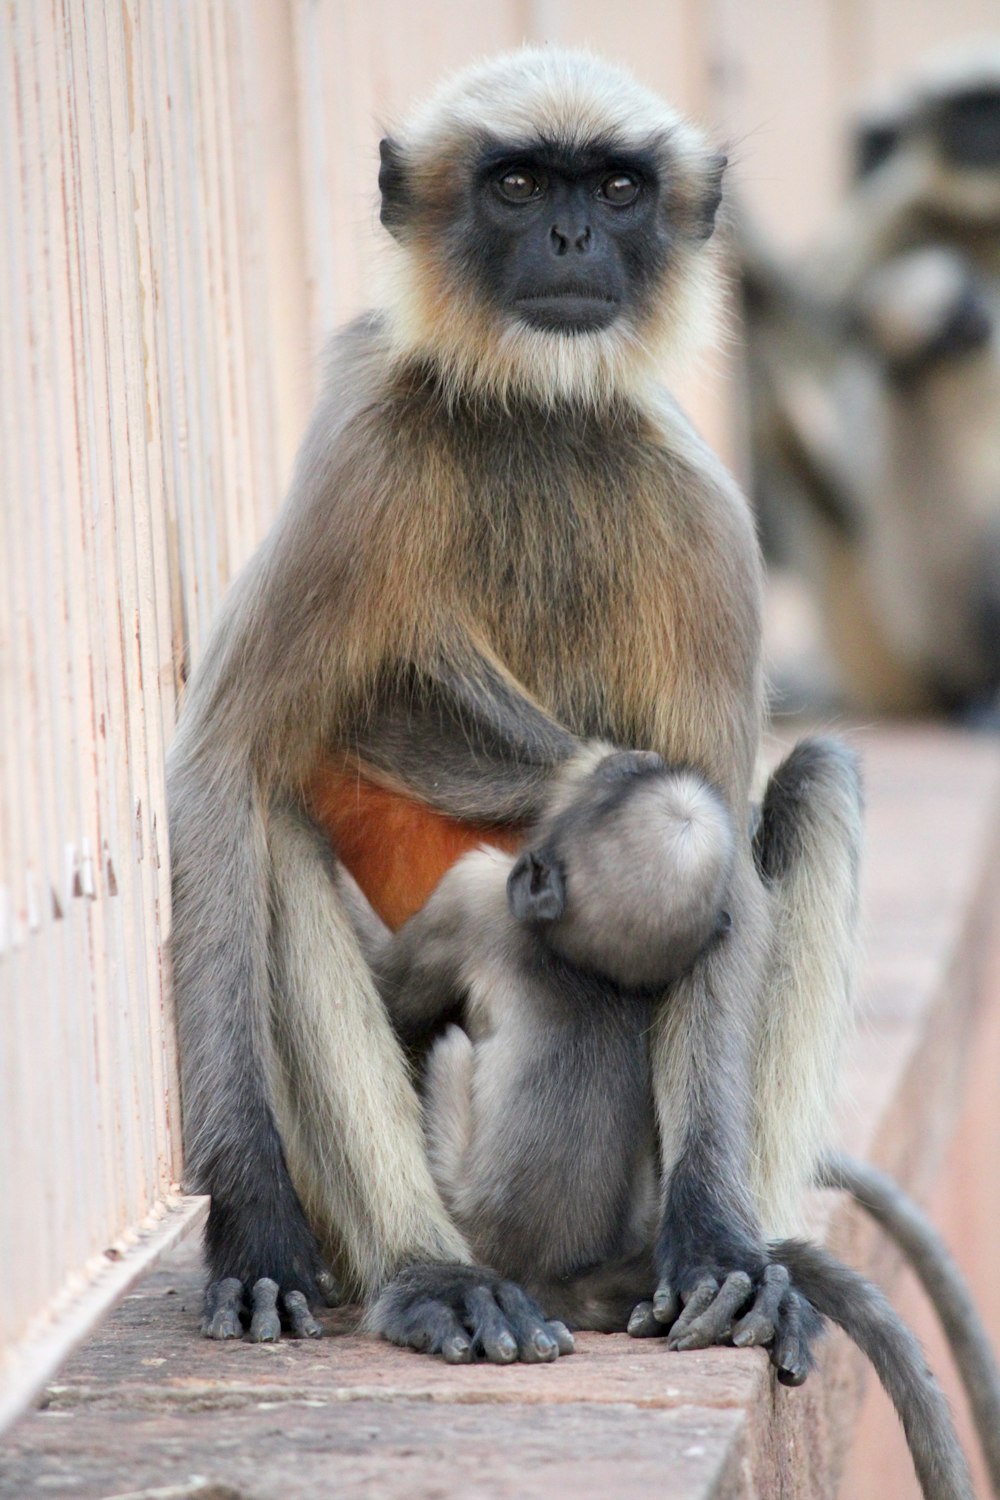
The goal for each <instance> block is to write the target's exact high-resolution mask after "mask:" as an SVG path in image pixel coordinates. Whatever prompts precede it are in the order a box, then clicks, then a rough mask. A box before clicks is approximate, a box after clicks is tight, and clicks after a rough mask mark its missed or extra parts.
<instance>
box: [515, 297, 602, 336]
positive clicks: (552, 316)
mask: <svg viewBox="0 0 1000 1500" xmlns="http://www.w3.org/2000/svg"><path fill="white" fill-rule="evenodd" d="M516 306H517V311H518V313H519V314H520V316H521V317H522V318H523V319H524V321H525V322H526V323H530V324H531V326H532V328H545V329H548V330H549V331H550V332H557V333H594V332H596V331H597V330H598V329H601V328H607V327H608V326H609V324H611V323H613V322H614V320H615V318H616V317H617V316H618V301H617V298H615V297H605V296H600V295H598V294H597V293H596V292H552V293H549V294H548V295H547V296H541V297H519V298H518V300H517V303H516Z"/></svg>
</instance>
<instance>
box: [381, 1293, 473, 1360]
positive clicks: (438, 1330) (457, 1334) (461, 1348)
mask: <svg viewBox="0 0 1000 1500" xmlns="http://www.w3.org/2000/svg"><path fill="white" fill-rule="evenodd" d="M392 1342H393V1343H394V1344H402V1346H403V1347H404V1348H405V1349H416V1350H417V1351H418V1353H421V1354H441V1355H443V1356H444V1358H445V1359H446V1360H447V1361H448V1363H449V1364H452V1365H456V1364H467V1363H468V1362H469V1361H470V1360H471V1359H472V1340H471V1339H470V1338H469V1335H468V1334H467V1333H466V1331H465V1329H464V1328H463V1327H462V1325H461V1323H460V1322H459V1320H458V1318H457V1317H456V1316H455V1314H454V1313H453V1312H452V1310H451V1308H450V1307H448V1306H446V1304H445V1303H444V1302H439V1301H438V1300H437V1298H435V1297H423V1298H421V1299H419V1300H418V1301H416V1302H414V1303H413V1304H412V1305H411V1306H409V1307H407V1308H405V1309H404V1311H403V1314H402V1316H401V1318H400V1320H399V1322H398V1323H397V1324H395V1325H394V1327H393V1330H392Z"/></svg>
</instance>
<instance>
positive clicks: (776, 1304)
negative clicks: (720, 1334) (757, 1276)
mask: <svg viewBox="0 0 1000 1500" xmlns="http://www.w3.org/2000/svg"><path fill="white" fill-rule="evenodd" d="M788 1286H789V1281H788V1272H787V1271H786V1270H785V1267H784V1266H768V1267H767V1269H766V1270H765V1272H764V1276H763V1279H762V1281H761V1285H760V1289H759V1291H758V1292H757V1295H756V1297H755V1298H754V1302H753V1306H752V1307H751V1308H750V1311H749V1312H748V1313H747V1314H746V1316H745V1317H742V1318H741V1319H740V1321H739V1322H738V1323H737V1324H736V1327H735V1328H734V1329H733V1343H734V1344H735V1345H736V1347H737V1348H738V1349H746V1348H749V1347H750V1345H752V1344H770V1343H771V1342H772V1340H773V1339H774V1335H775V1333H776V1332H777V1329H778V1324H779V1321H780V1317H779V1314H780V1308H781V1304H782V1301H783V1300H784V1298H785V1296H786V1295H787V1292H788Z"/></svg>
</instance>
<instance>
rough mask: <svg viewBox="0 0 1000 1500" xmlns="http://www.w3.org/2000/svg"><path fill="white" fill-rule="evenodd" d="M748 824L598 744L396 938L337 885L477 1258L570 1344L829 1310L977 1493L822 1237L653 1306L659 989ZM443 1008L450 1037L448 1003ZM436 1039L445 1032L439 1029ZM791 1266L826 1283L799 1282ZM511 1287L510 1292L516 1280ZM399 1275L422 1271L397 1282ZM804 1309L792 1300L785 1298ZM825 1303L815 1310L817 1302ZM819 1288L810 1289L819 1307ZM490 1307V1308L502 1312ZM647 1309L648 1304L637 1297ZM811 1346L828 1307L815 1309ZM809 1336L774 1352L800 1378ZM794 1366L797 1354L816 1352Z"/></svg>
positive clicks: (898, 1339) (461, 1355)
mask: <svg viewBox="0 0 1000 1500" xmlns="http://www.w3.org/2000/svg"><path fill="white" fill-rule="evenodd" d="M735 838H736V835H735V832H734V829H733V826H732V820H731V818H730V816H729V813H728V811H727V809H726V807H725V805H724V803H723V801H722V799H721V798H720V797H719V796H718V794H717V793H716V792H715V791H714V789H713V788H712V787H711V786H710V785H709V784H708V782H707V781H706V780H705V779H704V778H703V777H701V776H700V775H698V774H697V773H695V772H693V771H690V770H684V769H674V768H671V767H669V766H668V765H667V764H666V763H665V762H664V761H663V760H662V758H661V757H660V756H659V755H656V754H653V753H645V752H635V751H612V750H609V749H607V748H606V747H601V746H595V747H593V750H592V752H591V753H588V754H587V755H586V756H584V757H578V758H577V759H576V760H574V761H573V762H572V763H571V765H570V767H569V768H567V770H566V771H564V773H563V774H562V776H561V778H559V779H558V780H557V782H556V784H555V790H554V795H553V798H552V800H551V802H550V804H549V806H548V808H547V810H546V812H545V814H544V816H543V818H542V819H541V821H540V823H539V824H538V825H537V826H536V828H535V829H534V830H533V832H532V834H531V835H530V837H529V839H528V841H527V844H526V847H525V848H524V850H523V851H522V852H521V853H520V854H519V855H517V856H514V855H510V854H504V853H501V852H500V851H498V850H495V849H489V848H482V849H480V850H478V851H476V852H474V853H471V854H467V855H466V856H465V857H464V858H463V859H461V860H460V861H459V862H458V863H457V864H456V865H454V866H453V867H452V869H451V870H450V871H449V872H448V873H447V874H446V875H445V876H444V878H443V879H442V880H441V881H440V883H439V884H438V886H437V887H436V889H435V890H434V892H433V893H432V895H431V896H430V898H429V900H428V901H427V903H426V904H425V906H424V907H423V908H422V909H421V910H420V911H419V912H418V913H417V914H416V915H415V916H414V917H412V918H411V919H410V920H409V921H408V922H407V923H406V924H405V925H404V926H403V927H402V928H401V929H400V930H399V932H398V933H397V934H395V936H393V935H392V934H391V933H390V932H389V930H388V929H387V928H385V927H384V926H383V925H382V924H381V922H380V921H379V919H378V918H377V917H376V916H375V914H374V912H373V911H372V910H371V908H370V907H369V906H368V904H367V902H366V901H365V899H364V897H363V896H362V894H361V892H360V890H359V889H358V888H357V887H356V886H354V885H353V882H351V880H350V877H349V876H347V875H345V874H344V873H343V872H341V873H340V874H339V875H338V879H339V880H341V882H342V883H343V894H344V897H345V900H346V903H347V905H348V909H349V910H350V912H351V914H352V918H353V920H354V923H355V925H356V928H357V930H358V935H359V938H360V940H361V943H362V946H363V948H364V949H365V952H366V956H367V957H368V959H369V961H370V962H371V964H372V968H373V971H374V972H375V974H376V977H377V979H378V982H379V985H380V989H381V991H382V993H383V996H384V998H385V1002H386V1005H387V1006H388V1008H389V1011H390V1014H391V1015H392V1017H393V1021H394V1023H395V1025H396V1027H397V1028H398V1030H399V1033H400V1035H401V1038H402V1039H403V1041H404V1042H405V1043H406V1044H408V1045H409V1046H410V1047H411V1049H413V1050H414V1052H416V1053H417V1055H418V1056H421V1055H425V1056H426V1062H425V1068H424V1109H425V1127H426V1133H427V1142H428V1152H429V1156H430V1160H431V1166H432V1170H433V1173H434V1176H435V1179H436V1181H437V1184H438V1187H439V1189H440V1191H441V1193H442V1195H443V1196H444V1198H445V1200H446V1202H447V1204H448V1206H449V1208H450V1210H451V1212H452V1213H453V1215H454V1217H455V1219H456V1220H457V1222H458V1223H459V1225H460V1226H461V1228H462V1229H463V1231H464V1233H465V1234H466V1235H467V1237H468V1240H469V1243H470V1245H471V1247H472V1249H473V1251H474V1253H475V1256H476V1259H477V1260H478V1261H480V1262H481V1263H483V1264H487V1265H491V1266H492V1267H494V1269H495V1270H497V1271H498V1272H499V1273H500V1274H501V1275H503V1276H507V1277H510V1278H511V1279H512V1280H513V1281H516V1282H517V1283H519V1284H520V1285H521V1286H522V1287H524V1288H526V1289H527V1290H528V1291H529V1292H530V1293H532V1294H533V1295H534V1296H535V1297H537V1298H538V1299H539V1301H540V1302H541V1303H542V1304H543V1305H544V1307H545V1309H546V1312H547V1314H548V1316H549V1318H550V1319H554V1320H555V1321H552V1322H549V1324H548V1330H549V1333H550V1334H551V1340H550V1342H551V1348H546V1349H544V1350H543V1349H539V1352H538V1357H539V1358H554V1357H555V1354H556V1349H557V1345H558V1348H559V1349H561V1350H562V1352H568V1351H569V1350H570V1349H571V1348H572V1335H571V1333H570V1332H569V1329H568V1328H567V1327H566V1325H567V1324H568V1325H569V1327H570V1328H577V1329H580V1328H585V1329H598V1330H606V1331H614V1330H622V1329H624V1328H625V1326H626V1323H628V1322H629V1314H630V1312H632V1310H633V1309H635V1311H634V1312H633V1313H632V1320H631V1323H629V1331H630V1332H632V1333H633V1334H636V1333H638V1334H640V1335H641V1334H642V1333H647V1332H648V1333H653V1332H659V1333H666V1334H667V1340H668V1344H669V1345H670V1346H671V1347H673V1348H679V1349H683V1348H691V1347H699V1346H701V1345H702V1344H704V1343H706V1342H716V1341H718V1340H719V1339H720V1338H724V1337H726V1336H727V1333H728V1337H729V1338H731V1340H732V1342H733V1343H735V1344H739V1345H741V1346H746V1345H751V1344H768V1343H770V1342H771V1341H772V1340H773V1338H774V1336H775V1326H776V1324H777V1322H778V1313H779V1309H780V1310H782V1311H783V1312H784V1313H785V1317H784V1319H783V1323H784V1327H785V1332H784V1334H783V1338H784V1340H785V1342H787V1343H788V1344H789V1346H791V1345H792V1344H794V1343H795V1341H796V1338H797V1337H798V1336H799V1335H798V1334H797V1333H796V1330H795V1322H796V1318H801V1319H802V1321H803V1324H804V1323H805V1322H806V1321H807V1320H809V1319H815V1318H816V1313H822V1314H824V1315H825V1316H827V1317H829V1318H831V1319H832V1320H833V1321H834V1322H836V1323H838V1324H839V1325H840V1326H841V1327H843V1328H844V1329H845V1330H846V1332H847V1333H848V1334H849V1335H850V1336H851V1337H852V1338H853V1339H854V1341H855V1342H856V1343H857V1344H858V1346H859V1347H860V1348H861V1349H862V1350H863V1351H864V1353H865V1354H866V1355H867V1356H868V1358H869V1359H871V1361H872V1363H873V1364H874V1366H875V1368H876V1371H877V1373H878V1375H879V1378H880V1379H881V1380H882V1383H883V1384H884V1385H885V1387H886V1389H887V1391H888V1393H889V1395H890V1397H891V1398H892V1400H893V1402H894V1404H895V1406H896V1409H897V1411H898V1412H899V1415H900V1418H901V1420H902V1422H903V1426H904V1429H905V1431H906V1435H907V1439H908V1442H909V1444H910V1449H911V1452H912V1454H913V1459H914V1464H915V1467H916V1469H917V1473H918V1475H919V1478H920V1481H921V1485H922V1489H923V1493H924V1495H925V1496H927V1497H929V1500H946V1497H947V1500H955V1497H971V1494H972V1490H971V1483H970V1482H969V1480H968V1472H967V1468H966V1465H965V1460H964V1457H963V1455H962V1453H961V1449H960V1447H959V1445H958V1441H957V1438H956V1436H955V1433H954V1429H953V1426H952V1422H951V1418H950V1414H949V1412H948V1408H947V1404H946V1402H945V1399H944V1397H943V1395H942V1393H941V1391H940V1389H939V1387H938V1386H937V1383H936V1381H935V1380H934V1377H933V1376H932V1375H931V1374H930V1372H929V1371H928V1370H927V1367H926V1363H925V1361H924V1358H923V1355H922V1351H921V1349H920V1346H919V1344H918V1343H917V1341H916V1339H915V1338H914V1337H913V1335H912V1334H911V1333H910V1332H909V1330H908V1329H907V1328H906V1327H905V1325H904V1324H903V1323H902V1322H901V1321H900V1319H899V1318H898V1317H897V1316H896V1314H895V1312H894V1311H893V1309H892V1308H891V1306H890V1305H889V1303H888V1302H887V1301H886V1300H885V1298H884V1297H883V1296H882V1294H881V1293H880V1292H879V1291H878V1290H877V1288H875V1287H874V1286H873V1285H872V1284H871V1283H869V1282H868V1281H866V1280H865V1279H864V1278H863V1277H861V1276H859V1275H858V1274H857V1273H856V1272H854V1271H851V1270H849V1269H848V1268H847V1267H846V1266H843V1265H841V1264H840V1262H838V1261H837V1260H836V1259H835V1258H834V1257H833V1256H831V1255H830V1254H829V1253H827V1252H826V1251H824V1250H822V1249H820V1248H819V1247H817V1246H815V1245H810V1244H807V1243H804V1242H799V1241H782V1242H780V1243H777V1244H775V1245H773V1246H772V1247H771V1249H772V1255H773V1260H774V1264H773V1265H771V1266H770V1267H769V1269H768V1270H767V1271H766V1272H765V1277H764V1287H763V1292H762V1294H759V1295H758V1297H757V1299H756V1300H755V1301H754V1303H753V1305H752V1306H750V1307H749V1310H748V1304H749V1303H750V1300H751V1286H750V1281H749V1278H744V1280H745V1286H744V1285H743V1284H742V1283H740V1282H739V1280H738V1279H734V1280H733V1282H732V1286H731V1291H732V1298H731V1299H730V1300H731V1302H732V1305H731V1306H729V1307H728V1308H727V1309H725V1310H724V1315H725V1317H726V1318H727V1319H728V1327H727V1328H722V1327H717V1326H714V1324H717V1323H718V1321H719V1317H720V1316H722V1314H721V1313H720V1310H719V1307H718V1304H717V1303H716V1305H715V1306H714V1307H713V1308H712V1309H711V1313H710V1316H711V1317H712V1318H713V1320H714V1324H713V1328H712V1330H710V1333H711V1338H701V1337H700V1336H699V1332H698V1328H697V1324H698V1321H699V1318H701V1319H702V1320H703V1319H704V1316H705V1312H704V1309H703V1307H702V1305H701V1304H700V1302H699V1301H698V1299H697V1297H694V1298H692V1299H691V1301H690V1302H689V1303H688V1305H687V1307H685V1309H684V1310H683V1312H682V1313H681V1315H680V1317H679V1318H677V1319H676V1321H674V1320H673V1318H671V1322H672V1327H669V1328H668V1327H665V1326H663V1325H662V1324H659V1323H658V1321H657V1319H656V1317H655V1316H654V1313H653V1309H652V1306H651V1304H647V1308H648V1312H647V1311H644V1310H643V1309H642V1308H636V1303H637V1301H639V1300H640V1299H642V1298H643V1297H645V1296H648V1294H649V1289H650V1287H652V1286H653V1285H654V1284H655V1272H654V1268H653V1257H652V1247H653V1242H654V1236H655V1230H656V1218H657V1192H656V1184H657V1173H656V1159H655V1144H654V1133H653V1132H654V1125H653V1106H652V1099H651V1095H650V1081H649V1059H648V1054H647V1036H648V1033H649V1029H650V1023H651V1004H652V1000H653V998H654V997H658V996H662V994H663V992H664V990H665V989H666V988H667V987H668V986H669V984H670V983H671V981H672V980H674V979H676V978H677V977H678V976H679V975H680V974H682V973H683V972H684V971H685V970H686V969H687V968H688V967H689V966H690V965H691V964H692V963H693V962H694V961H695V959H696V958H697V957H698V955H699V954H700V953H701V952H702V951H703V950H704V949H705V948H706V947H707V946H708V945H710V944H712V943H715V942H724V941H725V940H726V934H727V932H728V930H729V927H730V919H729V916H728V912H727V909H726V897H727V887H728V883H729V876H730V871H731V868H732V863H733V858H734V851H735ZM452 1020H455V1021H459V1022H460V1023H461V1025H460V1026H459V1025H448V1026H447V1029H446V1030H445V1031H444V1033H443V1035H442V1034H441V1032H440V1028H441V1026H442V1023H444V1022H447V1021H452ZM428 1046H429V1051H428V1050H427V1048H428ZM789 1272H791V1274H792V1276H793V1277H794V1280H795V1286H796V1287H797V1288H799V1289H801V1291H802V1292H804V1294H805V1296H806V1297H808V1299H809V1302H808V1303H807V1302H805V1301H804V1300H802V1298H795V1296H794V1294H792V1293H790V1290H789V1285H790V1284H789ZM513 1290H515V1291H516V1288H514V1289H513ZM404 1291H405V1285H404ZM789 1297H791V1298H792V1299H793V1301H794V1302H795V1307H796V1309H797V1311H796V1318H792V1319H789V1318H788V1316H787V1307H788V1299H789ZM810 1303H811V1304H812V1307H810V1305H809V1304H810ZM812 1309H816V1313H814V1312H813V1310H812ZM485 1311H487V1313H488V1310H485ZM644 1317H645V1318H646V1319H647V1321H648V1325H649V1326H648V1327H647V1328H640V1327H638V1326H636V1325H637V1320H638V1322H641V1321H642V1319H643V1318H644ZM800 1333H801V1336H802V1337H803V1339H804V1345H803V1349H804V1351H807V1349H808V1343H809V1341H810V1340H811V1338H812V1337H813V1335H814V1333H815V1327H809V1328H806V1327H805V1326H803V1327H802V1328H801V1330H800ZM504 1337H506V1338H507V1340H508V1342H509V1344H510V1348H509V1350H507V1351H506V1353H507V1357H508V1358H510V1359H513V1358H515V1357H516V1353H517V1350H516V1346H515V1345H514V1343H513V1340H511V1339H510V1335H509V1334H506V1335H505V1334H504V1333H503V1332H502V1331H499V1330H497V1329H495V1328H493V1327H492V1326H491V1324H490V1320H489V1317H488V1316H487V1317H486V1319H485V1321H484V1322H483V1324H482V1325H481V1326H476V1327H465V1328H463V1327H461V1326H460V1325H459V1324H458V1323H457V1321H456V1322H455V1324H454V1326H452V1325H450V1324H449V1325H448V1326H447V1327H445V1326H444V1325H443V1324H442V1328H441V1331H440V1343H439V1348H440V1352H441V1353H442V1354H443V1355H444V1357H445V1358H446V1359H448V1360H451V1361H455V1362H460V1361H464V1360H469V1359H472V1358H474V1357H475V1354H476V1353H477V1351H479V1350H481V1351H482V1352H485V1353H486V1354H488V1355H489V1357H491V1358H493V1359H496V1358H497V1357H501V1358H502V1357H503V1355H504V1351H503V1350H502V1349H501V1348H500V1347H499V1343H498V1341H499V1340H502V1339H503V1338H504ZM807 1358H808V1355H807V1352H800V1351H797V1350H796V1349H795V1348H792V1347H789V1348H788V1349H786V1350H784V1351H779V1358H778V1359H777V1361H776V1362H777V1364H778V1368H779V1379H783V1380H784V1383H786V1384H797V1383H799V1380H801V1379H802V1378H804V1375H805V1371H806V1370H807V1369H808V1364H807V1363H806V1360H807ZM800 1371H801V1373H799V1372H800Z"/></svg>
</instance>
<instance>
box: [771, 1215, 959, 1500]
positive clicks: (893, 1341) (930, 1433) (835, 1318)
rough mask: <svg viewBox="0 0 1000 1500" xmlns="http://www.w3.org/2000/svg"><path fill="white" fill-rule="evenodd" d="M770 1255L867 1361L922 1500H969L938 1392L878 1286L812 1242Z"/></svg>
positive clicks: (791, 1243) (792, 1243) (789, 1243)
mask: <svg viewBox="0 0 1000 1500" xmlns="http://www.w3.org/2000/svg"><path fill="white" fill-rule="evenodd" d="M772 1253H773V1255H774V1258H775V1259H776V1260H778V1261H780V1263H781V1264H782V1265H784V1266H787V1268H788V1270H789V1272H790V1273H791V1276H792V1280H793V1282H794V1283H795V1285H796V1287H797V1288H798V1289H799V1290H800V1291H801V1292H803V1293H804V1295H805V1296H806V1297H808V1299H809V1301H810V1302H811V1303H812V1305H813V1306H814V1307H815V1308H816V1310H817V1312H820V1313H822V1314H823V1316H824V1317H826V1318H830V1319H831V1321H832V1322H834V1323H836V1324H837V1325H838V1326H839V1327H840V1328H843V1330H844V1332H845V1333H846V1334H848V1336H849V1337H850V1338H852V1339H853V1340H854V1342H855V1343H856V1344H857V1346H858V1348H859V1349H860V1350H861V1351H862V1353H863V1354H865V1355H867V1357H868V1359H870V1360H871V1362H872V1365H873V1366H874V1367H875V1372H876V1374H877V1375H878V1378H879V1380H880V1381H881V1382H882V1384H883V1386H884V1387H885V1389H886V1391H887V1393H888V1395H889V1396H890V1398H891V1400H892V1404H893V1405H894V1406H895V1408H896V1411H897V1412H898V1413H899V1419H900V1421H901V1422H902V1424H903V1431H904V1432H905V1433H906V1441H907V1443H908V1444H909V1448H910V1454H911V1456H912V1458H913V1467H914V1468H915V1469H916V1471H917V1478H918V1479H919V1480H920V1487H921V1490H922V1492H923V1495H924V1500H973V1488H972V1478H971V1475H970V1474H969V1468H968V1465H967V1463H966V1461H965V1455H964V1454H963V1452H962V1448H961V1445H960V1444H959V1441H958V1435H957V1433H956V1432H955V1425H954V1423H953V1421H952V1417H951V1411H950V1409H949V1407H948V1402H947V1401H946V1400H945V1396H944V1392H943V1391H942V1390H941V1387H940V1386H939V1385H938V1383H937V1381H936V1380H935V1378H934V1376H933V1375H932V1373H931V1371H930V1370H929V1369H928V1368H927V1361H926V1359H925V1357H924V1352H923V1349H922V1348H921V1347H920V1343H919V1341H918V1340H917V1338H916V1337H915V1336H914V1334H912V1333H911V1332H910V1330H909V1329H908V1328H907V1326H906V1324H905V1323H904V1322H903V1321H902V1319H901V1318H900V1317H899V1316H898V1314H897V1313H896V1312H895V1311H894V1309H893V1308H892V1307H891V1306H890V1304H889V1303H888V1302H887V1301H886V1299H885V1297H884V1296H883V1295H882V1293H881V1292H880V1291H879V1290H878V1288H877V1287H875V1286H873V1285H872V1283H871V1282H870V1281H866V1280H865V1278H864V1277H863V1276H859V1275H858V1273H857V1271H852V1270H850V1269H849V1268H848V1267H847V1266H845V1265H843V1264H842V1263H841V1262H840V1261H839V1260H837V1259H836V1258H835V1257H834V1256H833V1255H831V1254H830V1253H829V1251H827V1250H823V1249H821V1248H820V1247H819V1246H818V1245H811V1244H807V1243H806V1242H804V1241H802V1240H782V1241H779V1242H778V1243H777V1244H775V1245H774V1246H772Z"/></svg>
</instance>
